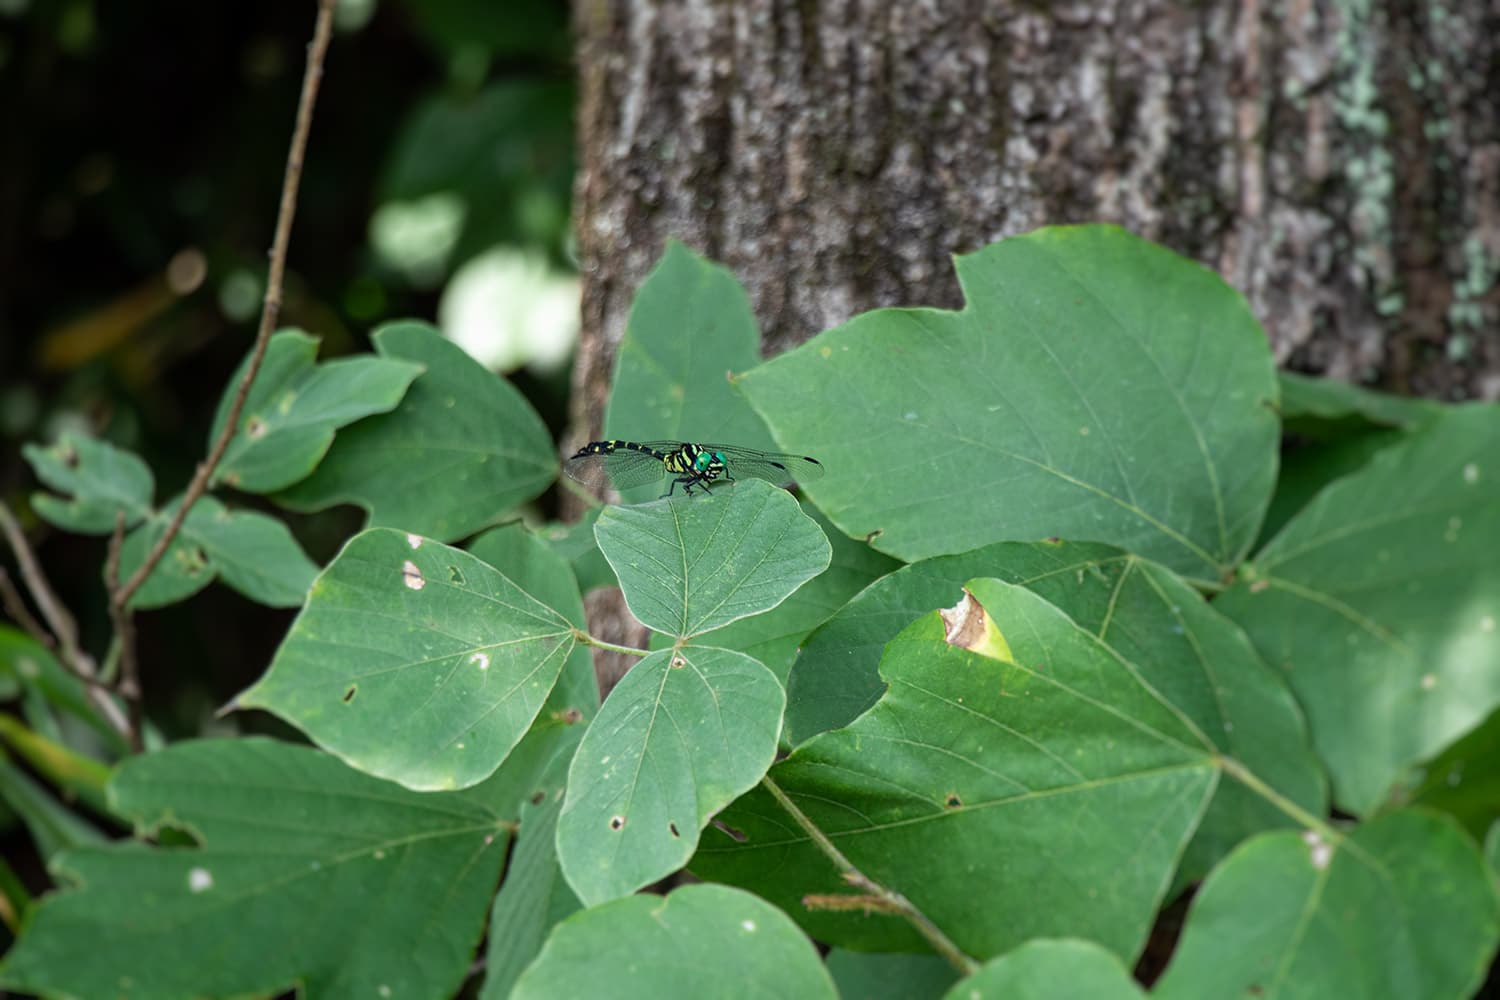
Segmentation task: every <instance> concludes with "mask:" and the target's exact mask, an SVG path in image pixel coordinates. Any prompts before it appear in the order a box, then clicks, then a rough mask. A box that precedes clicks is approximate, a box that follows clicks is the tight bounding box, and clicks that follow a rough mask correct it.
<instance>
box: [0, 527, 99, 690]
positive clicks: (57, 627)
mask: <svg viewBox="0 0 1500 1000" xmlns="http://www.w3.org/2000/svg"><path fill="white" fill-rule="evenodd" d="M0 532H3V533H4V534H5V540H6V541H7V542H9V543H10V550H11V551H12V552H14V553H15V554H16V565H17V566H18V567H20V570H21V579H22V580H23V581H25V583H26V589H27V590H29V591H30V592H31V599H32V600H33V601H35V602H36V606H37V607H38V608H39V609H41V612H42V618H44V619H45V620H46V622H47V627H48V628H50V629H52V634H53V635H54V636H55V637H56V638H57V646H58V653H59V655H60V656H61V658H62V660H63V661H64V666H66V667H67V668H68V669H69V670H72V671H73V672H74V673H76V674H78V675H79V676H80V677H83V678H85V679H89V678H92V677H93V676H94V674H95V673H96V671H95V670H94V661H93V660H92V659H91V658H90V657H89V655H88V654H87V653H85V652H84V651H83V650H82V649H80V648H78V626H77V624H75V623H74V621H73V615H72V614H71V613H70V612H69V611H68V609H67V607H66V606H64V605H63V603H62V601H60V600H58V599H57V593H56V592H55V591H54V590H53V589H52V584H50V583H48V582H47V575H46V574H45V573H43V572H42V567H41V564H40V563H38V562H37V559H36V553H35V552H33V551H31V543H29V542H27V541H26V535H25V533H24V532H22V531H21V524H20V522H19V521H17V520H16V516H15V514H13V513H12V512H11V509H10V507H9V506H7V505H6V504H4V503H0Z"/></svg>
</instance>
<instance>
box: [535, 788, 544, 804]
mask: <svg viewBox="0 0 1500 1000" xmlns="http://www.w3.org/2000/svg"><path fill="white" fill-rule="evenodd" d="M546 798H547V793H546V792H544V791H542V790H541V789H540V788H538V789H537V790H536V791H534V792H532V793H531V804H532V805H534V806H539V805H541V804H542V802H543V801H545V800H546Z"/></svg>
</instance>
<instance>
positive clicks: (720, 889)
mask: <svg viewBox="0 0 1500 1000" xmlns="http://www.w3.org/2000/svg"><path fill="white" fill-rule="evenodd" d="M602 984H608V985H607V987H606V988H607V991H608V994H609V996H610V997H612V998H615V1000H634V998H640V1000H659V998H661V997H704V998H707V997H726V998H727V997H796V998H798V1000H818V998H827V1000H834V998H836V997H837V996H838V994H837V993H835V992H834V988H833V983H832V981H831V980H829V978H828V973H827V971H826V970H825V969H824V968H823V963H822V962H821V961H819V960H818V953H817V951H816V950H815V949H814V948H813V945H812V942H811V941H809V940H807V938H805V937H803V936H802V934H801V933H800V932H799V931H798V930H797V928H796V926H795V925H794V924H793V923H792V922H791V921H790V920H788V919H787V918H786V915H785V914H784V913H782V912H781V911H779V910H777V909H776V908H775V907H774V906H771V905H769V904H768V903H766V902H764V901H762V900H759V899H756V898H755V897H754V896H752V895H750V894H749V893H745V892H740V891H739V890H737V889H730V888H727V887H725V886H721V885H688V886H683V887H682V888H679V889H676V890H674V891H673V892H672V893H671V894H670V895H669V896H667V897H666V898H665V899H663V898H661V897H659V896H631V897H629V898H627V899H617V900H615V901H614V902H611V903H606V904H604V905H603V906H597V907H593V908H591V909H588V910H584V911H583V912H582V913H576V914H574V915H573V916H572V917H570V918H568V919H567V920H565V921H563V922H562V923H561V924H560V925H558V927H557V929H556V930H555V931H553V933H552V936H551V937H550V938H549V939H548V940H547V945H546V947H545V948H543V949H542V954H541V957H539V958H538V959H537V960H536V964H534V965H533V966H532V967H531V968H530V969H528V970H527V971H526V974H525V975H524V976H522V977H521V981H520V982H519V983H517V984H516V991H515V993H513V994H512V997H513V1000H543V998H545V1000H565V998H578V1000H585V998H588V1000H593V998H595V997H598V996H599V991H600V989H601V985H602Z"/></svg>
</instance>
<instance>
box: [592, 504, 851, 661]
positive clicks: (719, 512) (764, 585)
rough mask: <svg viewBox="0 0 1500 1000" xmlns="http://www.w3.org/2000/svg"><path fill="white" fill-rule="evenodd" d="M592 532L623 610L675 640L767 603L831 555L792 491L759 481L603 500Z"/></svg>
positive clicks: (774, 602)
mask: <svg viewBox="0 0 1500 1000" xmlns="http://www.w3.org/2000/svg"><path fill="white" fill-rule="evenodd" d="M594 534H595V536H596V537H597V538H598V540H599V548H600V550H601V551H602V552H603V553H604V557H605V558H606V559H608V560H609V564H610V566H611V567H613V569H614V571H615V575H616V576H617V577H619V580H620V587H621V589H622V590H623V591H624V592H625V603H626V604H627V605H629V607H630V610H631V613H632V614H634V615H635V616H636V618H638V619H640V621H641V623H642V624H644V625H646V626H647V627H648V628H653V629H656V630H657V631H658V632H665V633H667V634H668V635H673V636H677V637H680V638H689V637H692V636H695V635H700V634H702V633H704V632H708V631H711V630H713V629H716V628H720V627H722V626H724V625H727V624H729V623H730V622H732V621H735V620H737V619H740V618H745V617H747V616H749V615H753V614H758V613H759V612H762V611H765V610H768V609H770V608H774V607H775V606H776V605H778V604H780V603H781V602H782V601H784V600H786V599H787V597H788V596H790V595H791V594H792V593H793V592H794V591H796V589H797V588H798V587H800V586H801V585H802V584H803V583H804V582H806V581H807V580H810V579H812V578H813V577H815V576H817V575H818V574H819V573H821V572H822V571H823V570H825V569H826V568H827V567H828V563H829V560H830V559H831V558H832V549H831V547H830V546H829V544H828V539H827V537H825V536H824V534H823V532H822V530H821V529H820V528H819V527H818V525H817V523H816V522H814V521H813V520H812V519H811V518H810V517H808V516H807V515H805V514H803V513H802V508H801V507H799V506H798V505H797V501H796V500H795V499H794V498H793V497H792V495H791V494H790V493H787V492H786V491H785V490H780V489H777V488H776V487H774V486H771V485H770V484H769V483H765V482H762V481H760V480H746V481H744V482H740V483H736V484H735V485H734V487H733V488H732V489H728V490H718V491H715V492H714V493H711V494H709V495H707V496H703V495H699V496H695V497H683V498H680V499H673V500H659V501H656V502H654V503H648V504H638V505H636V506H633V507H608V508H606V509H605V511H604V513H603V514H601V515H600V516H599V522H598V524H596V525H595V527H594Z"/></svg>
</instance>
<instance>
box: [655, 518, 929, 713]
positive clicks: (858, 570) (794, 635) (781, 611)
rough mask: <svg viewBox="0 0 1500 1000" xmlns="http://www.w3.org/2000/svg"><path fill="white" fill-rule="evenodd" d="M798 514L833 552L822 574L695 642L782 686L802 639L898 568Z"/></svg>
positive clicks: (662, 639) (660, 640) (663, 640)
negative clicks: (733, 656)
mask: <svg viewBox="0 0 1500 1000" xmlns="http://www.w3.org/2000/svg"><path fill="white" fill-rule="evenodd" d="M804 511H805V512H806V513H808V514H809V515H810V516H811V517H812V519H813V520H815V521H817V522H818V524H819V526H820V527H822V528H823V531H824V533H825V535H826V536H827V538H828V541H829V544H830V545H832V547H833V557H832V560H831V561H830V562H829V564H828V568H827V569H825V570H824V571H823V572H821V573H819V574H818V575H817V576H815V577H813V578H812V579H811V580H808V581H807V582H806V583H804V584H803V585H802V586H800V587H798V588H797V590H796V591H795V592H794V593H793V594H792V595H791V596H790V597H788V598H787V599H786V600H784V601H782V602H781V603H780V604H778V605H776V607H774V608H772V609H771V610H769V611H762V612H761V613H760V614H758V615H751V616H750V617H749V618H741V619H740V620H739V621H737V622H734V623H733V624H731V625H725V626H724V627H723V628H717V629H714V630H713V631H712V632H707V633H705V634H703V635H701V636H699V637H698V638H697V639H696V641H697V642H698V643H699V644H700V645H704V646H719V647H721V648H724V649H737V650H739V651H740V652H742V653H747V654H749V655H750V656H753V657H755V658H756V659H757V660H759V661H760V662H762V663H764V664H765V665H766V666H767V667H769V668H770V669H771V672H772V673H773V674H775V675H776V679H777V680H779V681H781V682H782V684H785V683H786V679H787V674H788V672H789V671H790V670H791V668H792V662H793V660H794V659H796V656H797V649H798V647H799V646H800V645H801V644H802V642H803V640H804V639H806V638H807V635H808V633H809V632H811V631H812V630H813V629H814V628H816V627H817V626H818V625H820V624H822V623H823V622H824V621H826V620H827V619H828V617H829V616H830V615H832V614H833V613H834V612H835V611H837V610H839V608H841V607H843V606H844V605H845V604H846V603H847V602H848V601H849V599H850V598H852V597H854V595H856V594H858V593H859V592H860V591H861V590H863V589H864V588H865V587H867V586H869V584H870V583H872V582H873V581H875V580H876V579H877V578H879V577H881V576H883V575H884V574H886V573H889V572H891V571H892V570H894V569H896V568H897V567H899V566H900V565H901V564H900V563H898V562H896V560H894V559H891V558H890V557H889V556H885V555H882V554H880V553H879V552H876V551H875V550H874V549H872V548H870V546H868V545H866V544H865V543H864V542H857V541H855V540H854V539H852V538H849V537H848V536H846V535H844V534H843V533H842V532H840V531H839V530H838V529H837V528H835V527H833V525H831V524H829V523H828V522H827V521H826V520H825V519H824V518H823V516H822V514H821V513H820V512H819V511H818V510H817V508H804ZM912 617H916V616H915V615H913V616H912ZM903 624H905V623H904V622H903ZM670 641H671V640H670V639H669V638H668V637H667V636H664V635H662V634H660V633H653V634H652V645H653V646H657V645H658V644H659V645H660V646H663V647H664V646H666V645H667V644H669V643H670Z"/></svg>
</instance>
